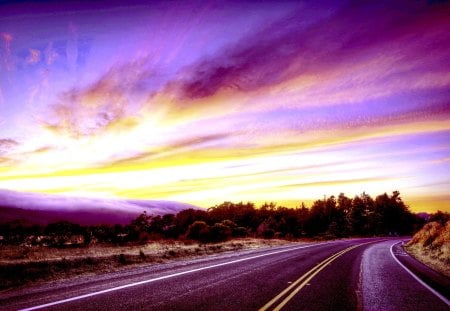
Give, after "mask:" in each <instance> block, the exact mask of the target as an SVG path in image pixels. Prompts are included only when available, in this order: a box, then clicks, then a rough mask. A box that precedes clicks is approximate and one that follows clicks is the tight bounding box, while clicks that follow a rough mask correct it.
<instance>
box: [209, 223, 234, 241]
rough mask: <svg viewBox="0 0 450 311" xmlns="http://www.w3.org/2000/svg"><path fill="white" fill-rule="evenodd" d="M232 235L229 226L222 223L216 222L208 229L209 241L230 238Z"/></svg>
mask: <svg viewBox="0 0 450 311" xmlns="http://www.w3.org/2000/svg"><path fill="white" fill-rule="evenodd" d="M231 236H232V230H231V228H230V227H228V226H226V225H224V224H223V223H216V224H214V226H212V227H211V230H210V237H209V241H210V242H222V241H226V240H228V239H230V238H231Z"/></svg>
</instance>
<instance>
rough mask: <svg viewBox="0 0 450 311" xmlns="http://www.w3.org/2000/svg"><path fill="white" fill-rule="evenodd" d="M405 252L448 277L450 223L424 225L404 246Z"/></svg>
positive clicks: (449, 272)
mask: <svg viewBox="0 0 450 311" xmlns="http://www.w3.org/2000/svg"><path fill="white" fill-rule="evenodd" d="M405 250H406V251H407V252H408V253H409V254H410V255H411V256H413V257H415V258H416V259H417V260H419V261H420V262H422V263H424V264H426V265H427V266H429V267H431V268H432V269H434V270H436V271H438V272H440V273H442V274H443V275H445V276H447V277H450V221H448V222H447V223H446V224H445V225H441V224H440V223H438V222H431V223H428V224H426V225H425V226H424V227H423V228H422V229H421V230H420V231H419V232H417V233H416V234H415V235H414V236H413V238H412V239H411V241H409V242H408V243H407V244H406V245H405Z"/></svg>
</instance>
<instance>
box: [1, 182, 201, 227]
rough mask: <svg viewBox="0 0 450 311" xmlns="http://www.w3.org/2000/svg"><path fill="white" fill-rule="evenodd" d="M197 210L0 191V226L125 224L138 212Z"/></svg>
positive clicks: (174, 204)
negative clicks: (18, 223) (8, 223)
mask: <svg viewBox="0 0 450 311" xmlns="http://www.w3.org/2000/svg"><path fill="white" fill-rule="evenodd" d="M188 208H194V209H197V208H198V207H196V206H194V205H190V204H186V203H179V202H172V201H155V200H126V199H101V198H85V197H72V196H63V195H51V194H41V193H29V192H16V191H10V190H0V223H4V222H8V221H14V220H20V221H21V222H22V223H24V224H42V225H45V224H48V223H51V222H56V221H60V220H66V221H70V222H73V223H78V224H81V225H99V224H128V223H129V222H130V221H131V220H132V219H134V218H136V217H137V216H138V215H139V214H141V213H142V212H144V211H145V212H147V214H149V215H164V214H176V213H177V212H179V211H181V210H184V209H188Z"/></svg>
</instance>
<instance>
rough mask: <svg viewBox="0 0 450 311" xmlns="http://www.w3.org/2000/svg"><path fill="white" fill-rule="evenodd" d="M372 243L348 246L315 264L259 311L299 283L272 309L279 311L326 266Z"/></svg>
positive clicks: (276, 300)
mask: <svg viewBox="0 0 450 311" xmlns="http://www.w3.org/2000/svg"><path fill="white" fill-rule="evenodd" d="M373 242H374V241H371V242H367V243H362V244H357V245H353V246H350V247H348V248H346V249H344V250H342V251H340V252H338V253H336V254H334V255H332V256H330V257H328V258H327V259H325V260H324V261H322V262H320V263H319V264H317V265H316V266H314V268H312V269H311V270H309V271H308V272H306V273H305V274H303V275H302V276H301V277H300V278H298V279H297V280H296V281H295V282H293V283H292V284H291V285H289V287H287V288H286V289H285V290H283V291H282V292H281V293H279V294H278V295H277V296H275V297H274V298H273V299H272V300H271V301H269V302H268V303H266V304H265V305H264V306H263V307H262V308H261V309H259V311H265V310H268V309H269V308H270V307H271V306H272V305H273V304H275V303H276V302H278V301H279V300H281V298H283V297H284V296H285V295H286V294H287V293H289V292H290V291H291V290H292V289H294V288H295V287H296V286H297V285H298V284H299V283H300V285H298V287H297V288H295V289H294V290H292V292H291V293H290V294H289V295H288V296H287V297H286V298H284V300H283V301H281V302H280V303H279V304H278V305H277V306H276V307H275V308H274V309H273V310H274V311H278V310H281V308H283V307H284V306H285V305H286V304H287V303H288V302H289V300H291V299H292V298H293V297H294V296H295V295H296V294H297V293H298V292H299V291H300V290H301V289H302V288H303V287H305V286H306V285H307V284H308V282H309V281H311V280H312V278H314V277H315V276H316V275H317V274H318V273H319V272H320V271H322V270H323V269H324V268H325V267H326V266H328V265H329V264H330V263H332V262H333V261H334V260H336V258H338V257H339V256H341V255H343V254H345V253H347V252H349V251H351V250H352V249H354V248H356V247H359V246H362V245H365V244H369V243H373Z"/></svg>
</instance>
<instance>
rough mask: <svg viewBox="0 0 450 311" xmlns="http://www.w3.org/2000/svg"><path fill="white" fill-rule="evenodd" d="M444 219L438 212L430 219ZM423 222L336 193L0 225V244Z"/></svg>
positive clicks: (354, 232) (407, 226)
mask: <svg viewBox="0 0 450 311" xmlns="http://www.w3.org/2000/svg"><path fill="white" fill-rule="evenodd" d="M434 216H435V217H437V218H442V217H447V218H448V216H449V215H448V213H442V212H438V213H436V214H435V215H431V218H430V219H429V220H433V217H434ZM424 222H425V220H424V219H423V218H421V217H419V216H418V215H416V214H414V213H412V212H411V211H410V210H409V207H408V206H407V205H406V204H405V203H404V202H403V200H402V199H401V197H400V193H399V192H398V191H394V192H393V193H392V194H391V195H389V194H386V193H384V194H381V195H378V196H376V197H375V198H372V197H371V196H370V195H368V194H366V193H362V194H361V195H357V196H355V197H354V198H349V197H347V196H345V195H344V194H343V193H341V194H340V195H339V196H338V197H335V196H330V197H328V198H324V199H322V200H317V201H315V202H314V203H313V204H312V206H311V207H310V208H308V207H307V206H306V205H305V204H303V203H302V204H301V206H300V207H297V208H287V207H283V206H277V204H276V203H264V204H263V205H262V206H260V207H258V208H257V207H256V206H255V204H254V203H251V202H247V203H243V202H239V203H232V202H224V203H222V204H220V205H216V206H213V207H210V208H209V209H207V210H200V209H186V210H183V211H180V212H179V213H177V214H166V215H157V216H154V215H148V214H147V213H145V212H144V213H142V214H141V215H139V216H138V217H137V218H135V219H134V220H132V221H131V223H130V224H128V225H125V226H123V225H114V226H110V225H99V226H81V225H78V224H73V223H70V222H66V221H60V222H57V223H51V224H48V225H47V226H38V225H36V226H23V225H21V224H20V222H10V223H6V224H2V225H0V243H1V244H13V245H23V244H26V245H47V246H57V247H69V246H80V245H90V244H94V243H113V244H125V243H146V242H148V241H154V240H193V241H198V242H201V243H209V242H221V241H225V240H228V239H231V238H241V237H258V238H266V239H270V238H282V239H298V238H305V237H306V238H315V237H319V238H341V237H350V236H374V235H377V236H381V235H407V234H411V233H412V232H414V231H416V230H418V229H419V228H420V227H421V226H422V225H423V223H424Z"/></svg>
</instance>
